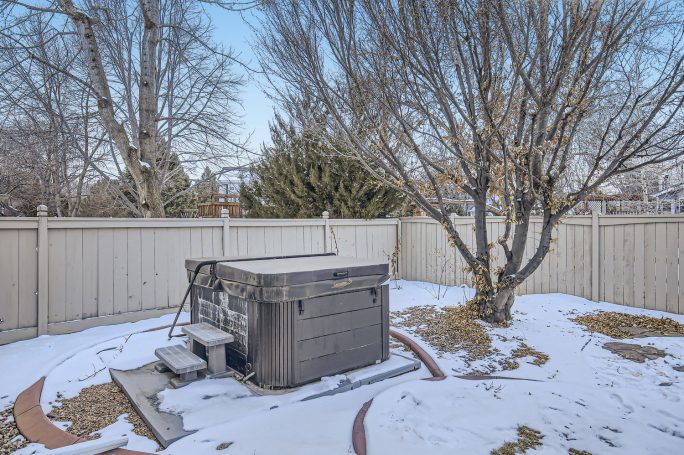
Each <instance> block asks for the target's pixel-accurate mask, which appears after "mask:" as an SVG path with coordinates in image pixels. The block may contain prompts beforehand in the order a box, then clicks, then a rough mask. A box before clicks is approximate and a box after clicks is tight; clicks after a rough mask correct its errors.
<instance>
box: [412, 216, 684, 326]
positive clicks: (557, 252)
mask: <svg viewBox="0 0 684 455" xmlns="http://www.w3.org/2000/svg"><path fill="white" fill-rule="evenodd" d="M488 220H489V222H488V223H487V229H488V233H489V239H490V242H496V241H497V239H498V238H499V237H500V236H501V235H502V234H503V232H504V224H503V218H502V217H489V219H488ZM454 222H455V223H456V224H457V229H458V230H459V232H460V233H461V235H462V237H463V239H464V241H465V242H466V244H468V245H469V246H470V247H473V246H474V243H475V232H474V222H473V219H472V218H471V217H456V218H454ZM541 224H542V220H541V219H540V218H537V219H533V220H532V223H531V226H530V229H529V234H528V241H527V246H526V248H525V255H526V258H527V259H529V258H530V257H531V256H532V254H533V253H534V249H535V248H536V245H537V244H538V241H539V237H540V235H541ZM401 225H402V228H401V254H400V256H399V257H400V270H401V277H402V278H404V279H408V280H422V281H431V282H436V283H442V284H449V285H452V284H463V283H469V282H470V276H469V274H467V273H465V272H464V271H463V269H464V268H465V266H466V264H465V262H464V261H463V259H462V258H461V257H460V255H459V254H458V253H457V252H456V251H454V248H451V247H450V246H449V245H448V242H447V237H446V233H445V231H444V229H443V228H442V226H440V225H439V224H438V223H437V222H435V221H433V220H431V219H429V218H408V219H402V220H401ZM553 239H554V240H553V243H552V246H551V248H552V249H551V251H550V253H549V254H548V255H547V257H546V258H545V259H544V261H543V262H542V264H541V266H540V267H539V268H538V269H537V270H536V271H535V272H534V273H533V274H532V276H530V277H529V278H528V279H527V280H526V281H525V282H524V283H523V284H522V285H521V286H520V288H519V289H518V293H519V294H545V293H552V292H560V293H564V294H571V295H576V296H579V297H584V298H586V299H590V300H594V301H606V302H612V303H617V304H621V305H627V306H633V307H637V308H648V309H653V310H661V311H668V312H671V313H679V314H684V251H683V250H684V216H661V215H601V216H599V215H598V214H597V213H594V214H593V215H584V216H573V217H569V218H567V219H566V220H565V221H564V222H563V223H562V224H560V225H559V226H558V227H557V228H556V229H555V230H554V233H553ZM492 256H493V261H494V264H495V265H503V263H504V258H503V249H502V248H501V247H500V246H499V245H498V244H496V248H495V249H493V250H492Z"/></svg>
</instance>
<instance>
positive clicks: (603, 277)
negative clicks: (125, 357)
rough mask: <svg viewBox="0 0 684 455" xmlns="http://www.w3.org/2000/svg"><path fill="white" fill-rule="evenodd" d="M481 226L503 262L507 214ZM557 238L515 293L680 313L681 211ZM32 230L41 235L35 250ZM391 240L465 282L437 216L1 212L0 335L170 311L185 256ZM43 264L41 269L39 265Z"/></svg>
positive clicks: (584, 221)
mask: <svg viewBox="0 0 684 455" xmlns="http://www.w3.org/2000/svg"><path fill="white" fill-rule="evenodd" d="M453 221H454V223H455V225H456V227H457V231H458V232H459V234H460V236H461V238H462V240H463V241H464V242H465V244H466V245H468V246H469V248H471V250H472V249H474V246H475V235H474V222H473V219H472V218H471V217H454V218H453ZM40 226H42V227H40ZM541 227H542V224H541V219H539V218H533V220H532V222H531V223H530V229H529V232H528V236H527V243H526V245H527V247H526V251H525V253H524V255H525V258H527V260H529V258H531V257H532V255H533V254H534V251H535V249H536V247H537V245H538V242H539V238H540V235H541ZM487 229H488V233H489V242H490V243H493V244H494V245H493V247H492V248H491V250H490V254H491V260H492V265H493V267H495V268H496V267H500V266H503V265H504V263H505V260H504V255H503V248H502V247H501V246H500V245H499V244H498V239H499V238H500V237H501V236H502V235H503V233H504V230H505V225H504V224H503V219H502V218H501V217H490V218H489V219H488V220H487ZM40 239H47V240H40ZM553 239H554V240H553V242H552V245H551V250H550V252H549V254H548V255H547V257H546V258H545V260H544V261H543V262H542V264H541V266H540V267H539V268H538V269H537V270H536V271H535V272H534V273H533V274H532V275H531V276H530V277H529V278H528V280H526V281H525V282H524V283H523V284H522V285H521V286H520V288H519V289H518V292H519V293H520V294H525V293H546V292H560V293H567V294H573V295H577V296H580V297H584V298H591V297H592V296H594V295H595V296H597V298H598V299H599V300H605V301H609V302H614V303H618V304H623V305H627V306H634V307H637V308H650V309H657V310H662V311H669V312H673V313H680V314H681V313H684V285H683V283H684V264H682V261H683V256H684V255H683V254H682V249H684V217H678V216H625V215H623V216H610V215H609V216H594V217H592V216H576V217H569V218H567V219H565V220H564V221H563V223H562V224H560V225H559V226H558V227H557V228H556V229H555V230H554V233H553ZM39 241H40V242H44V244H45V245H46V246H45V248H43V249H41V250H40V251H37V250H38V247H39ZM398 242H399V243H400V245H398V246H399V251H400V254H399V268H400V274H401V277H402V278H404V279H409V280H423V281H431V282H439V283H441V284H449V285H454V284H455V285H459V284H467V285H471V284H472V283H471V281H470V280H471V276H472V274H471V273H469V272H466V271H464V268H465V267H466V263H465V261H464V260H463V258H462V257H461V254H460V253H459V252H458V251H457V250H456V248H454V247H453V246H452V245H451V244H450V242H449V239H448V237H447V235H446V232H445V231H444V229H443V227H442V226H441V225H440V224H438V223H437V222H435V221H434V220H431V219H429V218H424V217H418V218H403V219H401V220H394V219H386V220H385V219H383V220H336V219H311V220H256V219H200V220H178V219H176V220H172V219H167V220H125V219H48V218H45V217H39V218H26V219H0V251H1V252H2V254H1V255H0V319H2V322H1V323H0V343H5V342H9V341H15V340H18V339H24V338H30V337H32V336H36V334H39V333H65V332H68V331H73V330H80V329H83V328H87V327H90V326H93V325H100V324H103V323H117V322H125V321H129V320H137V319H142V318H145V317H151V316H155V315H158V314H163V313H164V312H168V311H172V310H173V308H174V307H176V306H177V305H178V303H179V301H180V299H181V297H182V294H183V292H184V290H185V283H186V282H187V276H186V272H185V267H184V261H185V259H186V258H188V257H209V256H225V255H229V256H242V257H245V256H258V255H286V254H311V253H322V252H325V251H333V252H337V253H339V254H341V255H349V256H355V257H359V258H373V259H381V260H389V259H390V258H391V256H392V254H393V252H394V251H395V248H397V243H398ZM509 244H510V240H509ZM41 258H42V259H41ZM39 270H44V271H45V272H44V273H41V275H40V276H39ZM41 277H42V278H41ZM41 302H43V303H41ZM41 314H42V315H43V316H42V317H41V316H39V315H41ZM96 316H99V317H100V318H97V319H96V318H95V317H96Z"/></svg>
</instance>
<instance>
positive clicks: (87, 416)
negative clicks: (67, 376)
mask: <svg viewBox="0 0 684 455" xmlns="http://www.w3.org/2000/svg"><path fill="white" fill-rule="evenodd" d="M122 414H127V416H126V419H127V420H128V421H129V422H130V423H131V424H132V425H133V432H134V433H135V434H137V435H140V436H144V437H146V438H148V439H151V440H153V441H156V440H157V439H156V438H155V437H154V434H153V433H152V432H151V431H150V429H149V428H148V427H147V425H145V422H143V420H142V419H141V418H140V416H139V415H138V413H137V412H136V411H135V409H134V408H133V406H132V405H131V403H130V402H129V401H128V398H127V397H126V395H125V394H124V393H123V392H122V391H121V389H119V387H118V386H117V385H116V384H114V383H113V382H108V383H106V384H101V385H95V386H92V387H88V388H86V389H83V390H81V393H80V394H79V395H78V396H76V397H74V398H58V400H57V402H56V403H54V407H53V408H52V411H50V413H49V414H48V417H50V418H51V419H52V420H56V421H60V422H71V425H70V426H69V427H68V428H67V431H68V432H69V433H71V434H74V435H76V436H79V437H82V438H85V439H96V438H97V437H98V434H97V432H98V431H99V430H101V429H102V428H104V427H106V426H109V425H111V424H113V423H115V422H116V421H117V419H118V418H119V416H121V415H122Z"/></svg>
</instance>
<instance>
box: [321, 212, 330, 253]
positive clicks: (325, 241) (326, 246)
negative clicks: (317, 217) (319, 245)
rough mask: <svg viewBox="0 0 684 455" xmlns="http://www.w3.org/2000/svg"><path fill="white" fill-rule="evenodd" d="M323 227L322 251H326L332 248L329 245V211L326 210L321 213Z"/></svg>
mask: <svg viewBox="0 0 684 455" xmlns="http://www.w3.org/2000/svg"><path fill="white" fill-rule="evenodd" d="M322 218H323V221H324V222H325V227H324V228H323V252H324V253H328V252H330V251H331V250H332V248H331V245H330V213H329V212H328V211H327V210H326V211H324V212H323V214H322Z"/></svg>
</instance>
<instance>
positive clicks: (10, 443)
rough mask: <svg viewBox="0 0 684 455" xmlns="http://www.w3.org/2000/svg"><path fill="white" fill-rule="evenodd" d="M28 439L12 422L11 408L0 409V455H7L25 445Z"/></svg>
mask: <svg viewBox="0 0 684 455" xmlns="http://www.w3.org/2000/svg"><path fill="white" fill-rule="evenodd" d="M26 445H28V441H26V439H24V437H23V436H22V435H21V434H20V433H19V429H18V428H17V426H16V425H15V424H14V417H13V416H12V408H7V409H5V410H3V411H0V455H8V454H10V453H14V452H15V451H17V450H19V449H21V448H23V447H26Z"/></svg>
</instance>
